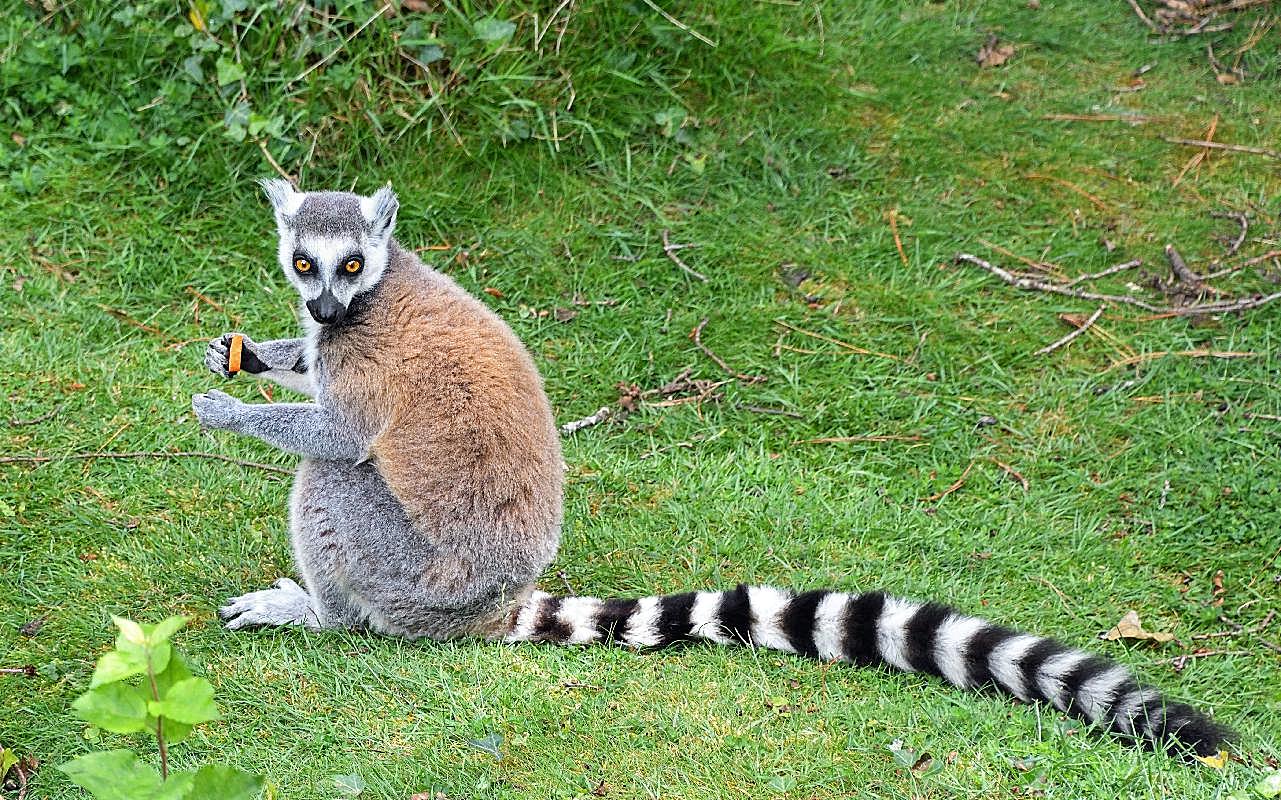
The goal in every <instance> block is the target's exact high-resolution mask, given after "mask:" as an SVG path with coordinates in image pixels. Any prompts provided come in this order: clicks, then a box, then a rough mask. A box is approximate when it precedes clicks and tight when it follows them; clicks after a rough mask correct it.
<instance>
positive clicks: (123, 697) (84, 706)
mask: <svg viewBox="0 0 1281 800" xmlns="http://www.w3.org/2000/svg"><path fill="white" fill-rule="evenodd" d="M71 707H72V708H73V709H75V712H76V716H78V717H80V718H81V719H83V720H84V721H86V722H88V723H89V724H91V725H97V726H98V727H99V728H103V729H105V730H109V731H111V732H112V733H135V732H137V731H140V730H143V729H144V728H146V726H147V703H146V701H145V700H143V698H142V696H141V695H140V694H139V693H138V689H137V688H135V687H133V686H129V685H128V684H124V683H108V684H106V685H104V686H99V687H98V688H97V689H90V690H89V691H87V692H85V693H84V694H82V695H80V697H78V698H76V701H75V702H74V703H72V704H71Z"/></svg>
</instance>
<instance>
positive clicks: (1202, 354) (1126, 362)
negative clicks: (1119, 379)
mask: <svg viewBox="0 0 1281 800" xmlns="http://www.w3.org/2000/svg"><path fill="white" fill-rule="evenodd" d="M1257 355H1259V354H1258V353H1253V352H1239V351H1235V350H1157V351H1154V352H1151V353H1140V354H1139V355H1137V356H1131V357H1129V358H1123V359H1121V360H1120V361H1113V362H1112V364H1111V365H1110V366H1108V368H1107V369H1105V370H1104V372H1107V371H1109V370H1113V369H1116V368H1117V367H1130V366H1133V365H1135V364H1142V363H1143V362H1145V361H1152V360H1154V359H1157V358H1165V357H1166V356H1182V357H1184V358H1253V357H1255V356H1257Z"/></svg>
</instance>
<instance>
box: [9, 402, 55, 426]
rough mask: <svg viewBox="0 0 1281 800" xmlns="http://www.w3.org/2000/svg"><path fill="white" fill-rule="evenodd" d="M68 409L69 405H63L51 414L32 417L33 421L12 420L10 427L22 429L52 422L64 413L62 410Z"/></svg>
mask: <svg viewBox="0 0 1281 800" xmlns="http://www.w3.org/2000/svg"><path fill="white" fill-rule="evenodd" d="M66 407H67V404H66V403H63V404H62V405H60V406H58V407H57V408H55V409H54V410H52V411H50V412H49V413H47V414H41V415H40V416H38V417H32V418H31V419H10V420H9V425H10V427H14V428H21V427H23V426H25V425H39V424H40V423H42V422H44V421H46V420H50V419H53V418H54V417H56V416H58V415H59V414H61V413H62V409H64V408H66Z"/></svg>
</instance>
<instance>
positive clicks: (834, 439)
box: [792, 433, 925, 444]
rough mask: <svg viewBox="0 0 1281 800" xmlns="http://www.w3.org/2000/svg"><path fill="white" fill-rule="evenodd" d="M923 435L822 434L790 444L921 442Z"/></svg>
mask: <svg viewBox="0 0 1281 800" xmlns="http://www.w3.org/2000/svg"><path fill="white" fill-rule="evenodd" d="M924 440H925V437H924V436H919V435H917V434H912V435H911V436H900V435H897V434H889V433H886V434H879V433H878V434H870V435H865V436H824V437H822V438H819V439H801V440H800V441H796V442H792V444H845V443H846V442H921V441H924Z"/></svg>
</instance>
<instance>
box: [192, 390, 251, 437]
mask: <svg viewBox="0 0 1281 800" xmlns="http://www.w3.org/2000/svg"><path fill="white" fill-rule="evenodd" d="M246 408H248V405H247V404H246V403H244V402H243V401H241V400H238V399H237V398H235V397H232V396H231V395H229V394H227V393H226V392H220V391H218V390H217V389H210V390H209V391H207V392H205V393H204V394H196V395H192V396H191V410H192V411H194V412H196V419H198V420H200V427H201V428H216V429H221V430H226V431H230V430H235V429H236V423H237V422H238V421H239V420H240V418H241V417H243V416H244V410H245V409H246Z"/></svg>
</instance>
